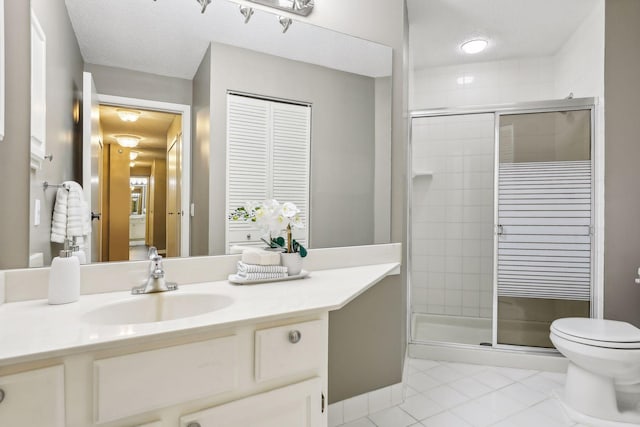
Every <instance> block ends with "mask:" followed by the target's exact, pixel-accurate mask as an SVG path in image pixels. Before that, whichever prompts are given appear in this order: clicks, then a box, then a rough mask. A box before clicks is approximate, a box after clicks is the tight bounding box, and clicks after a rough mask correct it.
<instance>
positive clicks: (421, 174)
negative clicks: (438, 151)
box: [413, 171, 433, 178]
mask: <svg viewBox="0 0 640 427" xmlns="http://www.w3.org/2000/svg"><path fill="white" fill-rule="evenodd" d="M432 176H433V171H414V172H413V177H414V178H418V177H432Z"/></svg>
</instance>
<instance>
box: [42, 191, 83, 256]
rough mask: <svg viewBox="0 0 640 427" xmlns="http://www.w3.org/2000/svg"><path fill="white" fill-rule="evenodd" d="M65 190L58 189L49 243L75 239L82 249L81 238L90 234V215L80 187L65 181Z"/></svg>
mask: <svg viewBox="0 0 640 427" xmlns="http://www.w3.org/2000/svg"><path fill="white" fill-rule="evenodd" d="M64 184H66V187H67V188H68V189H69V190H67V189H65V188H58V192H57V193H56V201H55V205H54V207H53V215H52V219H51V241H52V242H57V243H64V239H65V238H68V239H70V240H71V239H72V238H73V237H76V238H77V239H76V241H77V243H78V244H79V245H80V246H81V247H82V242H84V239H83V236H86V235H88V234H91V213H90V210H89V205H88V204H87V202H86V200H85V199H84V193H83V191H82V186H81V185H80V184H78V183H77V182H74V181H65V182H64Z"/></svg>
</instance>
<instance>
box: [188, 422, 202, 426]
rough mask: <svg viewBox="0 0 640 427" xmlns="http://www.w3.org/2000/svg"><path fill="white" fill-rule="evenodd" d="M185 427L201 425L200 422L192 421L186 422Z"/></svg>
mask: <svg viewBox="0 0 640 427" xmlns="http://www.w3.org/2000/svg"><path fill="white" fill-rule="evenodd" d="M187 427H202V426H201V425H200V423H198V422H195V421H194V422H192V423H189V424H187Z"/></svg>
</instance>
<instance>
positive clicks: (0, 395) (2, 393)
mask: <svg viewBox="0 0 640 427" xmlns="http://www.w3.org/2000/svg"><path fill="white" fill-rule="evenodd" d="M3 400H4V390H3V389H1V388H0V403H2V401H3Z"/></svg>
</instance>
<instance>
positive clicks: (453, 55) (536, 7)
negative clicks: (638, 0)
mask: <svg viewBox="0 0 640 427" xmlns="http://www.w3.org/2000/svg"><path fill="white" fill-rule="evenodd" d="M601 1H603V0H407V7H408V12H409V28H410V40H411V42H410V43H411V54H412V59H413V66H414V68H415V69H420V68H425V67H434V66H441V65H454V64H463V63H469V62H484V61H496V60H502V59H509V58H522V57H534V56H548V55H553V54H555V53H556V52H557V51H558V50H559V49H560V47H561V46H562V45H563V44H564V43H565V42H566V41H567V39H568V38H569V37H570V36H571V34H573V32H574V31H575V30H576V29H577V28H578V27H579V26H580V24H581V23H582V22H583V21H584V20H585V18H586V17H587V16H588V15H589V13H591V12H592V11H593V10H594V8H595V6H596V5H597V4H598V2H601ZM472 38H486V39H488V40H489V42H490V44H489V48H488V49H487V50H486V51H484V52H482V53H480V54H477V55H465V54H463V53H462V52H461V51H460V49H459V46H460V44H461V43H462V42H464V41H466V40H469V39H472Z"/></svg>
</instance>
